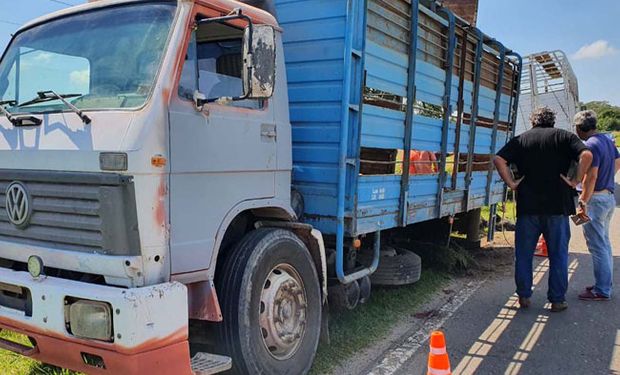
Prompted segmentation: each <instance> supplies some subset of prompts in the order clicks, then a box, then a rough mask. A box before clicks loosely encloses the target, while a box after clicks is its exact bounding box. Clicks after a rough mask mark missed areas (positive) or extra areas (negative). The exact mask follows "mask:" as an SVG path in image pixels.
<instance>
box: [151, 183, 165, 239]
mask: <svg viewBox="0 0 620 375" xmlns="http://www.w3.org/2000/svg"><path fill="white" fill-rule="evenodd" d="M167 195H168V186H167V185H166V177H165V176H162V177H161V179H160V181H159V187H158V188H157V195H156V197H155V214H154V219H155V223H157V226H159V227H160V228H161V229H162V230H165V229H166V197H167Z"/></svg>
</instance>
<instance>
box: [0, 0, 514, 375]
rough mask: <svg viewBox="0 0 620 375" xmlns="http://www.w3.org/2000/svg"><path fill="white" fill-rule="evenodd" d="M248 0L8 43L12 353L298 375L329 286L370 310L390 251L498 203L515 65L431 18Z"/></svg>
mask: <svg viewBox="0 0 620 375" xmlns="http://www.w3.org/2000/svg"><path fill="white" fill-rule="evenodd" d="M248 3H250V1H248ZM252 3H253V5H250V4H247V3H242V2H239V1H235V0H178V1H166V0H161V1H160V0H152V1H139V0H102V1H91V2H89V3H87V4H83V5H79V6H76V7H72V8H69V9H66V10H62V11H59V12H56V13H53V14H50V15H46V16H44V17H41V18H39V19H36V20H34V21H32V22H30V23H28V24H27V25H25V26H23V27H22V28H20V29H19V30H18V31H17V32H16V33H15V35H14V36H13V38H12V40H11V42H10V44H9V45H8V47H7V49H6V51H5V52H4V53H3V55H2V59H1V60H0V100H1V104H0V195H1V197H0V328H2V330H3V331H4V330H6V331H11V332H16V333H20V334H23V335H25V336H26V337H28V339H29V342H30V344H29V345H24V344H22V343H17V342H12V341H9V340H8V339H6V338H0V348H3V349H7V350H10V351H13V352H16V353H18V354H21V355H24V356H27V357H30V358H33V359H35V360H39V361H42V362H45V363H51V364H54V365H57V366H61V367H65V368H69V369H73V370H78V371H83V372H86V373H92V374H212V373H217V372H221V371H227V370H230V369H231V368H232V369H231V371H233V372H234V373H238V374H303V373H306V372H308V370H309V368H310V367H311V365H312V362H313V359H314V356H315V353H316V350H317V345H318V343H319V339H320V337H321V335H326V332H327V331H326V329H327V318H328V315H327V307H328V305H329V303H328V298H327V297H328V290H330V291H333V293H331V294H333V295H334V298H335V300H336V301H337V302H338V298H345V299H347V301H346V302H348V303H349V306H351V305H355V304H356V302H357V301H356V300H355V299H357V298H360V299H361V298H362V297H367V296H368V292H369V289H368V280H369V279H368V277H369V275H371V274H372V273H373V272H374V271H375V270H376V269H377V267H378V266H379V261H380V255H381V249H382V247H383V246H385V244H389V243H390V241H391V238H392V236H396V235H399V234H402V233H407V232H406V231H408V230H409V229H410V228H412V227H415V225H417V223H424V222H429V221H431V220H438V219H442V218H443V219H446V218H451V217H455V216H457V215H461V214H464V213H467V212H469V211H471V210H474V209H477V208H480V207H481V206H485V205H490V206H494V205H496V204H497V203H498V202H500V201H502V199H503V196H504V191H505V186H504V184H503V183H502V182H501V181H500V179H499V177H498V175H497V173H496V172H494V171H493V168H492V165H491V163H490V161H491V158H492V156H493V154H494V153H495V151H496V150H497V149H498V148H499V147H501V146H502V145H503V144H504V143H505V142H506V140H507V139H509V138H510V137H511V136H512V132H513V129H514V124H515V118H516V110H517V108H518V89H519V79H520V77H521V74H520V69H521V60H520V57H519V56H518V55H517V54H516V53H514V52H512V51H510V50H509V49H507V48H506V47H504V45H503V44H502V43H500V42H498V41H496V40H494V39H492V38H490V37H488V36H486V35H485V34H484V33H482V32H481V31H480V30H478V29H477V28H475V27H471V26H470V25H468V24H467V23H465V22H464V21H463V20H461V19H460V18H458V17H455V16H454V15H453V14H452V13H451V12H450V11H449V10H447V9H446V8H444V7H442V6H440V5H439V4H437V3H435V2H431V1H424V0H419V1H418V0H413V1H410V0H390V1H387V0H368V1H362V0H304V1H292V0H276V1H275V2H269V1H266V2H261V1H252ZM261 8H264V9H266V10H267V11H265V10H263V9H261ZM276 14H277V17H276ZM416 152H417V153H422V154H423V153H425V154H427V155H433V156H434V157H432V158H429V159H428V160H427V161H426V162H427V163H434V167H433V168H417V169H416V168H413V167H414V166H415V164H416V163H418V164H419V163H422V162H421V161H420V160H417V159H413V161H412V158H411V157H410V155H413V154H414V153H416ZM420 170H424V171H426V172H424V173H419V171H420ZM429 170H430V171H429ZM381 233H383V236H381ZM358 255H360V257H359V259H358V260H356V259H357V258H358V257H357V256H358ZM362 255H364V257H362ZM362 258H363V259H365V260H366V261H365V262H362V261H361V260H360V259H362ZM360 286H365V287H364V288H363V289H364V293H361V292H359V293H355V291H359V290H360V289H362V288H361V287H360ZM351 291H353V292H351ZM338 296H340V297H338Z"/></svg>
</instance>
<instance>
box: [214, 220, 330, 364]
mask: <svg viewBox="0 0 620 375" xmlns="http://www.w3.org/2000/svg"><path fill="white" fill-rule="evenodd" d="M231 251H232V252H231V253H229V254H228V256H226V257H225V258H224V260H223V264H221V265H220V266H219V267H218V273H217V277H216V282H217V284H216V288H217V292H218V297H219V298H220V303H221V308H222V314H223V317H224V320H223V322H222V323H221V324H220V325H219V328H218V330H219V332H218V341H219V343H218V344H219V345H218V346H220V347H221V348H222V349H224V351H225V352H226V353H225V354H227V355H229V356H231V357H232V359H233V369H232V372H233V373H234V374H305V373H307V372H308V371H309V370H310V367H311V366H312V361H313V360H314V356H315V353H316V349H317V345H318V341H319V335H320V328H321V290H320V285H319V278H318V275H317V272H316V269H315V267H314V262H313V261H312V257H311V256H310V253H309V252H308V250H307V249H306V247H305V245H304V244H303V242H301V240H300V239H299V238H298V237H297V236H295V235H294V234H293V233H291V232H289V231H286V230H283V229H269V228H262V229H258V230H255V231H253V232H250V233H249V234H247V235H246V236H245V237H244V238H243V239H242V240H241V242H240V243H239V244H238V245H237V246H235V247H234V248H233V249H232V250H231Z"/></svg>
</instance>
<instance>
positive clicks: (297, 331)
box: [259, 264, 308, 360]
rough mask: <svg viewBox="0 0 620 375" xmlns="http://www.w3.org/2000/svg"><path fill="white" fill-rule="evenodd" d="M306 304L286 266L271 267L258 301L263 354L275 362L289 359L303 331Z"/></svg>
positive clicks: (295, 275)
mask: <svg viewBox="0 0 620 375" xmlns="http://www.w3.org/2000/svg"><path fill="white" fill-rule="evenodd" d="M307 306H308V303H307V299H306V291H305V288H304V284H303V281H302V279H301V277H300V276H299V273H298V272H297V271H296V270H295V269H294V268H293V267H292V266H291V265H289V264H279V265H277V266H276V267H274V268H273V269H272V270H271V272H269V275H268V276H267V279H266V280H265V283H264V284H263V289H262V292H261V298H260V307H259V314H260V328H261V336H262V338H263V344H265V348H266V349H267V352H269V353H270V354H271V355H272V356H273V357H274V358H276V359H278V360H286V359H288V358H290V357H292V356H293V355H294V354H295V352H296V351H297V349H298V348H299V345H300V344H301V342H302V341H303V338H304V334H305V332H306V316H307V314H306V309H307Z"/></svg>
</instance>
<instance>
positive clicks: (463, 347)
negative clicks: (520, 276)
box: [375, 185, 620, 375]
mask: <svg viewBox="0 0 620 375" xmlns="http://www.w3.org/2000/svg"><path fill="white" fill-rule="evenodd" d="M616 199H617V202H618V207H620V185H618V187H617V196H616ZM611 228H612V237H613V244H614V270H615V275H614V280H615V285H616V286H617V287H616V294H615V298H614V299H612V300H611V301H609V302H583V301H579V300H578V298H577V295H578V294H579V292H581V290H582V289H583V288H584V287H585V286H587V285H591V284H592V281H593V275H592V262H591V258H590V255H589V253H588V251H587V248H586V246H585V240H584V239H583V235H582V233H581V229H579V228H573V240H572V242H571V256H570V275H571V280H570V286H569V291H568V294H567V300H568V303H569V309H568V310H567V311H565V312H563V313H556V314H553V313H550V312H549V311H548V310H547V308H548V305H547V301H546V289H547V287H546V286H547V273H548V261H547V260H546V259H540V260H538V265H537V268H536V273H535V284H536V286H535V291H534V296H533V306H532V307H531V308H530V309H529V310H518V309H517V307H518V303H517V299H516V296H515V295H514V282H513V279H512V276H511V275H509V273H507V274H504V275H502V276H499V277H495V278H492V279H490V280H488V281H487V282H485V283H484V284H483V285H482V286H481V287H480V288H479V289H478V290H477V291H476V292H475V293H473V295H472V296H471V297H469V299H468V300H467V301H466V302H465V303H463V305H461V306H460V308H459V309H458V310H457V311H456V312H455V313H454V314H453V315H452V316H451V317H450V318H449V319H448V320H447V321H446V322H445V323H444V324H443V326H442V327H441V329H442V330H443V331H444V332H445V334H446V339H447V343H448V353H449V355H450V363H451V365H452V370H453V374H485V375H486V374H510V375H516V374H523V375H536V374H541V375H555V374H613V375H620V210H618V211H617V213H616V215H615V217H614V221H613V223H612V227H611ZM402 344H403V345H406V343H405V342H403V343H402ZM427 345H428V344H427V343H426V342H424V344H423V345H422V347H421V348H420V349H419V350H417V352H416V353H415V354H413V355H412V356H411V358H410V359H408V360H407V361H406V362H405V363H403V364H402V365H401V366H400V367H399V368H398V370H396V371H395V372H393V373H394V374H398V375H424V374H426V361H427V356H428V350H427ZM390 352H392V353H398V352H399V344H398V343H395V344H394V345H393V347H392V349H391V350H389V351H387V352H386V353H385V356H386V357H387V356H389V355H390ZM381 360H382V358H379V359H378V360H377V361H376V362H375V363H380V362H381ZM390 373H392V372H390Z"/></svg>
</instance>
